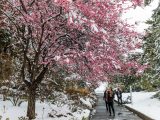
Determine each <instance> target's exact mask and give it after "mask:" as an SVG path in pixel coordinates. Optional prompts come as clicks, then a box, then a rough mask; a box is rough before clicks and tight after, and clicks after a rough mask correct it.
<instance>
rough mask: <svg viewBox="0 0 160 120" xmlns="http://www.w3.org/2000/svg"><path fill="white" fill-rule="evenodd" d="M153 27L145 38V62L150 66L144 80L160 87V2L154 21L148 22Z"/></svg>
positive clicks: (153, 16) (153, 17)
mask: <svg viewBox="0 0 160 120" xmlns="http://www.w3.org/2000/svg"><path fill="white" fill-rule="evenodd" d="M147 23H148V24H150V25H151V26H150V27H149V29H148V30H147V34H146V36H145V37H144V45H143V49H144V55H143V61H144V62H145V63H147V64H148V65H149V68H148V69H147V70H146V72H145V75H144V78H145V79H148V80H151V83H153V84H154V85H156V87H158V86H160V77H159V76H160V2H159V5H158V7H157V9H156V10H155V11H154V14H153V15H152V20H149V21H147Z"/></svg>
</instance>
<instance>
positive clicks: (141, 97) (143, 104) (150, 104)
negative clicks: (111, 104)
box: [123, 92, 160, 120]
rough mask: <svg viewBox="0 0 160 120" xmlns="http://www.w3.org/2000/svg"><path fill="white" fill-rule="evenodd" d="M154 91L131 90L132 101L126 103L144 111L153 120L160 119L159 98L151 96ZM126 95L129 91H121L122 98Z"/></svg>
mask: <svg viewBox="0 0 160 120" xmlns="http://www.w3.org/2000/svg"><path fill="white" fill-rule="evenodd" d="M155 93H156V92H133V93H132V96H133V97H132V99H133V103H132V104H126V105H127V106H129V107H131V108H133V109H135V110H137V111H139V112H141V113H144V114H145V115H147V116H149V117H151V118H153V119H154V120H160V100H158V99H156V98H152V96H153V95H154V94H155ZM128 95H130V93H123V100H125V99H126V97H127V96H128Z"/></svg>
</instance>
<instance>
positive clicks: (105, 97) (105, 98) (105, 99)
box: [103, 88, 109, 111]
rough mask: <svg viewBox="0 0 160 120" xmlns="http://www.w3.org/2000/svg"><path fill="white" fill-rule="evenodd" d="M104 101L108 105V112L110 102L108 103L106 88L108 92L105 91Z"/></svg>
mask: <svg viewBox="0 0 160 120" xmlns="http://www.w3.org/2000/svg"><path fill="white" fill-rule="evenodd" d="M103 100H104V101H105V103H106V110H107V111H108V109H109V107H108V101H107V88H106V90H105V91H104V95H103Z"/></svg>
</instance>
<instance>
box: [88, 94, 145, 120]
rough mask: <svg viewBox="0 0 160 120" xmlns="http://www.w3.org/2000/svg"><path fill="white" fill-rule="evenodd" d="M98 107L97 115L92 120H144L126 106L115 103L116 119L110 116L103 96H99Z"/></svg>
mask: <svg viewBox="0 0 160 120" xmlns="http://www.w3.org/2000/svg"><path fill="white" fill-rule="evenodd" d="M97 96H98V105H97V107H96V114H95V115H93V116H92V118H91V120H142V119H141V118H139V117H138V116H136V115H135V114H133V113H132V112H130V111H129V110H128V109H126V108H125V107H124V106H118V105H117V104H116V103H114V108H115V117H113V116H109V113H108V112H107V111H106V108H105V102H104V100H103V94H98V95H97Z"/></svg>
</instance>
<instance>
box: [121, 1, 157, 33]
mask: <svg viewBox="0 0 160 120" xmlns="http://www.w3.org/2000/svg"><path fill="white" fill-rule="evenodd" d="M158 2H159V0H153V2H152V3H151V4H150V5H148V6H146V7H136V9H131V10H130V11H129V12H127V13H125V14H124V15H123V16H122V17H123V19H127V22H128V23H129V24H135V23H138V24H137V27H136V30H137V31H138V32H144V29H146V28H148V25H147V24H145V23H144V22H145V21H146V20H148V19H150V18H151V16H152V13H153V10H154V9H156V8H157V7H158Z"/></svg>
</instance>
